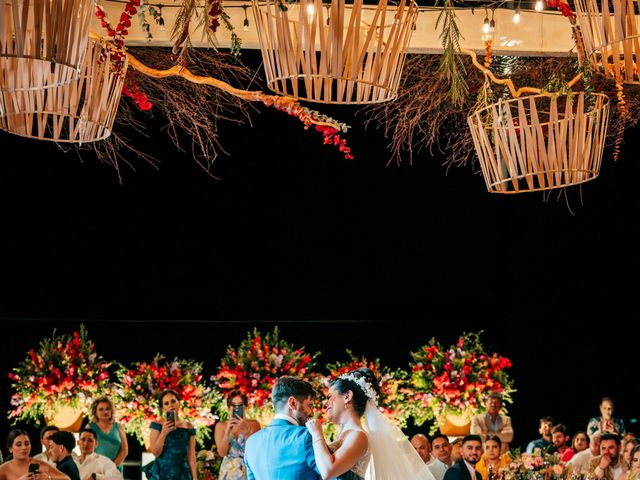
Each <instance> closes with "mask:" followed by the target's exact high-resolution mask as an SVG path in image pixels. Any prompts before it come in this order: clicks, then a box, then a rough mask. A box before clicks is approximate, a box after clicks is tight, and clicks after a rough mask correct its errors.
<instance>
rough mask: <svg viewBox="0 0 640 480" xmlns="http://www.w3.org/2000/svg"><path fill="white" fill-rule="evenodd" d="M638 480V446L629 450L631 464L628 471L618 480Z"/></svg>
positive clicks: (639, 468)
mask: <svg viewBox="0 0 640 480" xmlns="http://www.w3.org/2000/svg"><path fill="white" fill-rule="evenodd" d="M638 478H640V445H636V446H635V447H634V448H633V450H631V463H630V464H629V469H628V470H627V471H626V472H625V473H623V474H622V477H620V480H638Z"/></svg>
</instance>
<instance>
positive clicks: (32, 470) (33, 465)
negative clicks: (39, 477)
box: [29, 463, 40, 473]
mask: <svg viewBox="0 0 640 480" xmlns="http://www.w3.org/2000/svg"><path fill="white" fill-rule="evenodd" d="M39 471H40V464H39V463H30V464H29V473H38V472H39Z"/></svg>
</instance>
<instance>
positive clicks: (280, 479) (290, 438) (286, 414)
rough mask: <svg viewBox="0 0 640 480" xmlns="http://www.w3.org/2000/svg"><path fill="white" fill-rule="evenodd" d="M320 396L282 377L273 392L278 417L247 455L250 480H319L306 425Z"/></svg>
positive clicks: (252, 440)
mask: <svg viewBox="0 0 640 480" xmlns="http://www.w3.org/2000/svg"><path fill="white" fill-rule="evenodd" d="M315 394H316V392H315V391H314V390H313V387H312V386H311V384H310V383H308V382H305V381H304V380H300V379H299V378H296V377H289V376H284V377H280V378H279V379H278V380H277V381H276V383H275V385H274V386H273V390H272V391H271V400H272V401H273V405H274V407H275V411H276V415H275V417H274V419H273V421H272V422H271V424H269V426H267V427H266V428H263V429H262V430H259V431H258V432H256V433H254V434H253V435H251V436H250V437H249V439H248V440H247V444H246V446H245V451H244V462H245V464H246V466H247V478H248V479H249V480H254V479H255V480H317V479H319V478H320V474H319V473H318V469H317V468H316V460H315V457H314V455H313V442H312V440H311V434H310V433H309V430H307V428H306V427H305V423H306V422H307V420H308V419H309V417H311V415H313V409H312V402H313V398H314V397H315Z"/></svg>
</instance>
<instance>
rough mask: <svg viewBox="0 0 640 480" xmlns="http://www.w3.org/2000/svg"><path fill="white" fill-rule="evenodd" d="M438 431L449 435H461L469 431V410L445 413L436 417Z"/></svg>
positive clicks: (467, 433)
mask: <svg viewBox="0 0 640 480" xmlns="http://www.w3.org/2000/svg"><path fill="white" fill-rule="evenodd" d="M438 427H439V428H440V433H442V434H443V435H447V436H450V437H463V436H465V435H469V433H470V432H471V412H470V411H468V410H467V411H465V412H463V413H462V414H460V415H453V414H447V415H445V416H444V417H441V418H439V419H438Z"/></svg>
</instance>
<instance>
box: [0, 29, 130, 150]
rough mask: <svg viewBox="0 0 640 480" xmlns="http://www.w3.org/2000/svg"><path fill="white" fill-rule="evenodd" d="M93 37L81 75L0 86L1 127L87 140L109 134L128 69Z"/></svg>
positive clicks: (49, 137) (42, 137)
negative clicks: (40, 84)
mask: <svg viewBox="0 0 640 480" xmlns="http://www.w3.org/2000/svg"><path fill="white" fill-rule="evenodd" d="M124 62H125V63H124V64H120V65H118V66H114V64H113V62H112V61H111V53H110V49H109V46H108V45H106V44H103V43H102V42H100V41H98V40H94V39H91V40H90V41H89V45H88V47H87V54H86V55H85V60H84V62H83V64H82V66H81V75H80V78H79V79H77V80H76V81H74V82H72V83H70V84H68V85H64V86H61V87H56V88H45V89H35V90H23V91H18V92H12V93H8V92H0V95H1V97H0V128H2V129H3V130H6V131H8V132H10V133H14V134H16V135H20V136H23V137H28V138H33V139H38V140H50V141H55V142H69V143H85V142H94V141H97V140H103V139H105V138H107V137H108V136H109V135H111V130H112V128H113V122H114V121H115V118H116V113H117V111H118V104H119V103H120V95H121V94H122V86H123V83H124V78H125V74H126V70H127V63H126V57H125V60H124Z"/></svg>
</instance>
